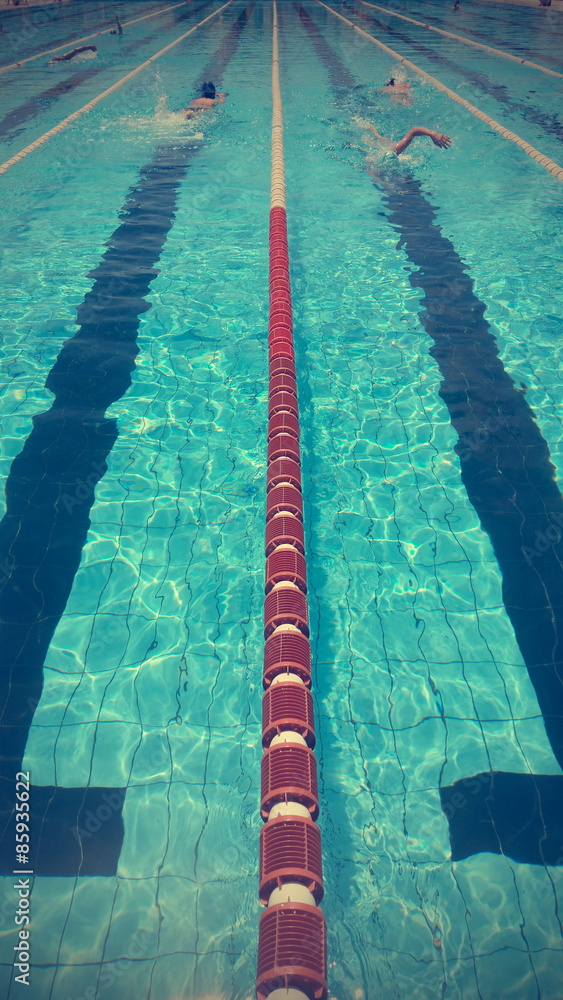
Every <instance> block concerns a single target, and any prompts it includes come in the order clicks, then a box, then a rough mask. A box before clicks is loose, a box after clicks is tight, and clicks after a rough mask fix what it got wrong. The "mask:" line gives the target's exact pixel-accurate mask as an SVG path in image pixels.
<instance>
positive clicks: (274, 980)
mask: <svg viewBox="0 0 563 1000" xmlns="http://www.w3.org/2000/svg"><path fill="white" fill-rule="evenodd" d="M273 15H274V46H273V48H274V53H273V68H272V92H273V103H274V110H273V118H272V189H271V201H270V314H269V322H268V348H269V362H270V390H269V403H268V420H269V423H268V444H267V452H268V460H267V476H266V488H267V495H266V579H265V586H264V591H265V595H266V596H265V600H264V637H265V640H266V642H265V646H264V676H263V683H264V688H265V693H264V697H263V703H262V746H263V748H264V755H263V757H262V787H261V800H260V813H261V816H262V819H263V820H264V826H263V828H262V831H261V835H260V884H259V895H260V901H261V903H262V904H263V905H264V906H265V907H266V910H265V912H264V913H263V914H262V916H261V918H260V931H259V940H258V970H257V980H256V996H257V997H258V1000H267V998H270V1000H287V998H288V997H290V998H291V1000H327V996H328V991H327V981H326V924H325V918H324V916H323V913H322V912H321V910H320V909H319V906H318V904H319V903H320V902H321V899H322V897H323V892H324V889H323V876H322V864H321V837H320V832H319V828H318V826H317V825H316V823H315V820H316V819H317V816H318V813H319V799H318V791H317V764H316V759H315V755H314V753H313V748H314V746H315V739H316V737H315V720H314V715H313V698H312V695H311V692H310V690H309V689H310V687H311V645H310V642H309V614H308V608H307V566H306V561H305V533H304V525H303V491H302V486H301V452H300V448H299V408H298V401H297V382H296V371H295V352H294V346H293V316H292V308H291V285H290V278H289V255H288V247H287V221H286V213H285V181H284V175H283V143H282V116H281V95H280V91H279V72H278V70H279V60H278V47H277V11H276V0H274V2H273ZM289 991H290V992H289Z"/></svg>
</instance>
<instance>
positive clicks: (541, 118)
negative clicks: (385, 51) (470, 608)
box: [354, 10, 563, 142]
mask: <svg viewBox="0 0 563 1000" xmlns="http://www.w3.org/2000/svg"><path fill="white" fill-rule="evenodd" d="M354 13H355V14H356V16H357V17H359V18H360V19H361V20H362V21H367V22H368V23H371V24H373V26H374V27H376V28H380V29H381V30H382V31H384V32H386V33H388V34H389V35H392V36H393V38H397V39H399V40H400V41H402V42H405V43H406V44H407V45H410V46H411V48H413V49H414V50H415V52H418V53H420V55H423V56H426V58H427V59H428V60H429V61H430V62H433V63H437V64H438V65H439V66H443V67H444V68H445V69H449V70H451V71H452V72H453V73H455V74H456V75H457V76H463V77H465V79H466V80H469V82H470V83H472V84H473V85H474V86H475V87H477V88H478V89H479V90H481V91H482V92H483V93H484V94H489V95H490V96H491V97H494V99H495V100H496V101H498V102H499V104H503V105H504V106H505V107H508V108H509V109H510V111H516V112H517V113H518V114H519V115H520V116H521V117H522V118H524V119H525V120H526V121H529V122H533V124H534V125H539V126H540V128H541V129H543V131H544V132H545V133H546V134H547V135H552V136H554V137H555V138H556V139H558V140H559V142H563V123H562V122H560V121H559V118H558V117H557V115H549V114H545V113H544V112H542V111H539V110H538V109H537V108H533V107H531V106H530V105H529V104H524V103H523V102H522V101H517V100H514V99H513V98H512V97H511V96H510V94H509V92H508V89H507V87H505V86H504V84H501V83H492V82H491V81H490V80H489V79H488V78H487V77H486V76H485V74H484V73H479V72H475V71H472V70H467V69H463V67H462V66H458V65H457V63H455V62H452V60H451V59H448V58H447V57H446V56H442V55H440V54H439V53H438V52H436V50H435V49H429V48H428V46H426V45H423V44H422V43H421V42H415V41H413V40H412V39H411V38H409V36H408V35H404V34H403V33H402V32H401V31H395V30H394V29H392V28H388V27H387V26H386V25H385V24H384V23H383V22H382V21H380V20H378V18H377V17H374V16H373V15H372V14H365V13H364V12H363V11H359V10H358V11H354Z"/></svg>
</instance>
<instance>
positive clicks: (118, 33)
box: [110, 14, 123, 35]
mask: <svg viewBox="0 0 563 1000" xmlns="http://www.w3.org/2000/svg"><path fill="white" fill-rule="evenodd" d="M115 20H116V21H117V31H116V30H115V28H113V29H112V31H110V35H122V34H123V28H122V27H121V21H120V20H119V16H118V15H117V14H116V15H115Z"/></svg>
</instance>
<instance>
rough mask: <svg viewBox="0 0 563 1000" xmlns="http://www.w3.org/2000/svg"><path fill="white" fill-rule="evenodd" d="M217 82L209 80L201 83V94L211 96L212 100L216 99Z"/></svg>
mask: <svg viewBox="0 0 563 1000" xmlns="http://www.w3.org/2000/svg"><path fill="white" fill-rule="evenodd" d="M215 93H216V91H215V84H214V83H211V80H207V81H206V82H205V83H202V85H201V96H202V97H209V98H210V99H211V100H212V101H214V100H215Z"/></svg>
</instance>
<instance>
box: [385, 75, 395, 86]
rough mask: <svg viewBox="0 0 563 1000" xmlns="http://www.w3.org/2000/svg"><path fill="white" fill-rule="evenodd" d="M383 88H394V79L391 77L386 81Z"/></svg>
mask: <svg viewBox="0 0 563 1000" xmlns="http://www.w3.org/2000/svg"><path fill="white" fill-rule="evenodd" d="M385 86H386V87H394V86H395V77H394V76H392V77H391V78H390V79H389V80H387V81H386V82H385Z"/></svg>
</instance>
